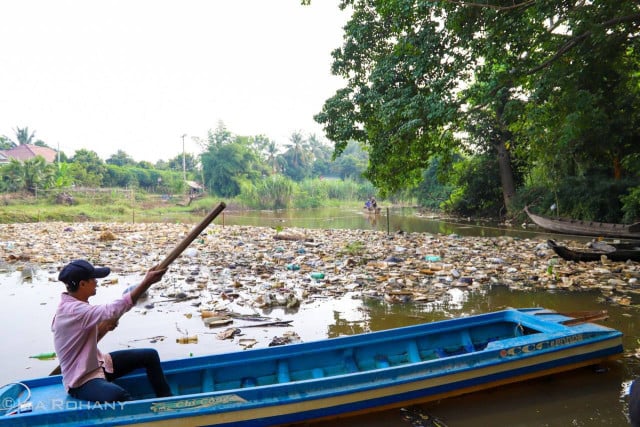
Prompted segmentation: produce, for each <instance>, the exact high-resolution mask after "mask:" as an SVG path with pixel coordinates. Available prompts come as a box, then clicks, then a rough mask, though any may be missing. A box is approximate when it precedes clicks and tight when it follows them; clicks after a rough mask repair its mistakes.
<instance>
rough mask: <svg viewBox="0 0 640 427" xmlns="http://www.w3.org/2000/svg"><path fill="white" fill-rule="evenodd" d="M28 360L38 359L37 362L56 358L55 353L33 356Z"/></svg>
mask: <svg viewBox="0 0 640 427" xmlns="http://www.w3.org/2000/svg"><path fill="white" fill-rule="evenodd" d="M29 358H30V359H39V360H51V359H55V358H56V354H55V353H40V354H35V355H33V356H29Z"/></svg>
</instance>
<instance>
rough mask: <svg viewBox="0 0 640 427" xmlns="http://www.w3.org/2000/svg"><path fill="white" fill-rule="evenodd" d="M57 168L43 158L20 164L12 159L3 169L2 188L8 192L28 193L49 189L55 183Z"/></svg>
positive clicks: (39, 157) (35, 158)
mask: <svg viewBox="0 0 640 427" xmlns="http://www.w3.org/2000/svg"><path fill="white" fill-rule="evenodd" d="M55 173H56V168H55V166H53V165H51V164H47V162H46V161H45V160H44V158H43V157H42V156H36V157H34V158H32V159H27V160H25V161H24V162H20V161H18V160H16V159H11V161H10V162H9V164H7V165H4V166H3V167H2V187H3V188H4V189H5V190H7V191H28V192H30V193H32V194H36V193H37V191H38V189H39V188H40V189H45V188H49V187H51V186H53V185H54V183H55Z"/></svg>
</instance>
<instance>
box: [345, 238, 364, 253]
mask: <svg viewBox="0 0 640 427" xmlns="http://www.w3.org/2000/svg"><path fill="white" fill-rule="evenodd" d="M365 249H366V246H365V244H364V243H362V242H361V241H360V240H356V241H354V242H349V243H347V244H346V245H344V252H343V253H345V254H347V255H351V256H357V255H362V254H363V253H364V251H365Z"/></svg>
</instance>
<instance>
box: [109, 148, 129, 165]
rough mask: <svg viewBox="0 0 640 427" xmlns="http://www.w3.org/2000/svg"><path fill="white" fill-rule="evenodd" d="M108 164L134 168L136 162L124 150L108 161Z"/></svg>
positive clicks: (113, 155)
mask: <svg viewBox="0 0 640 427" xmlns="http://www.w3.org/2000/svg"><path fill="white" fill-rule="evenodd" d="M106 163H107V164H108V165H115V166H134V165H135V164H136V161H135V160H134V159H133V157H131V156H130V155H128V154H127V153H126V152H124V151H123V150H118V151H117V152H116V153H115V154H112V155H111V157H109V158H108V159H107V161H106Z"/></svg>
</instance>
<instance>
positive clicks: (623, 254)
mask: <svg viewBox="0 0 640 427" xmlns="http://www.w3.org/2000/svg"><path fill="white" fill-rule="evenodd" d="M547 245H548V246H549V247H550V248H551V249H553V251H554V252H555V253H556V254H557V255H558V256H559V257H560V258H562V259H564V260H567V261H583V262H589V261H600V260H601V259H602V257H603V256H606V257H607V258H608V259H609V260H611V261H621V262H626V261H629V260H630V261H640V250H634V249H615V250H613V251H611V252H588V251H575V250H572V249H569V248H567V247H566V246H560V245H558V244H557V243H556V242H554V241H553V240H548V241H547Z"/></svg>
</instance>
